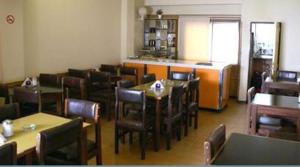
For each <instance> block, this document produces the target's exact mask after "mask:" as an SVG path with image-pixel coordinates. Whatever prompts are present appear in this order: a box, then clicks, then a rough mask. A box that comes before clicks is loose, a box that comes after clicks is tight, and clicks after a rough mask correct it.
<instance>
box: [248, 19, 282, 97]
mask: <svg viewBox="0 0 300 167" xmlns="http://www.w3.org/2000/svg"><path fill="white" fill-rule="evenodd" d="M280 28H281V24H280V23H278V22H251V24H250V61H249V63H250V64H249V87H252V86H254V87H255V88H256V90H257V92H259V91H260V88H261V83H262V78H261V74H262V73H263V72H267V73H268V75H269V76H275V75H276V73H277V71H278V66H279V47H280Z"/></svg>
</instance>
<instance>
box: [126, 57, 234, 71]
mask: <svg viewBox="0 0 300 167" xmlns="http://www.w3.org/2000/svg"><path fill="white" fill-rule="evenodd" d="M122 63H135V64H151V65H165V66H175V67H188V68H196V69H212V70H223V69H224V68H225V67H227V66H229V65H230V64H229V63H219V62H211V63H203V64H197V63H200V62H199V61H190V60H173V59H125V60H123V61H122Z"/></svg>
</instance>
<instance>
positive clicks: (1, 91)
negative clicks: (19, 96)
mask: <svg viewBox="0 0 300 167" xmlns="http://www.w3.org/2000/svg"><path fill="white" fill-rule="evenodd" d="M0 97H2V98H4V103H5V104H8V103H9V94H8V87H7V85H4V84H0Z"/></svg>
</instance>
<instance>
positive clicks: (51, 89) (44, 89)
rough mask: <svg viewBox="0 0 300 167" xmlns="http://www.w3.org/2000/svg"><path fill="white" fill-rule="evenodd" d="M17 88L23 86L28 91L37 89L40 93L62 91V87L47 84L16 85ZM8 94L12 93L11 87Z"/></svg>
mask: <svg viewBox="0 0 300 167" xmlns="http://www.w3.org/2000/svg"><path fill="white" fill-rule="evenodd" d="M18 88H23V89H24V90H28V91H39V92H41V93H42V94H43V93H62V92H63V89H62V88H55V87H48V86H34V87H18ZM9 94H10V95H13V88H12V89H9Z"/></svg>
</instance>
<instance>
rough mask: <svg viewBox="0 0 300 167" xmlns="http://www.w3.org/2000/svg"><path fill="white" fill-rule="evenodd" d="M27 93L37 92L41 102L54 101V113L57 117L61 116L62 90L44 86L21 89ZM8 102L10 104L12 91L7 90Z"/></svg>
mask: <svg viewBox="0 0 300 167" xmlns="http://www.w3.org/2000/svg"><path fill="white" fill-rule="evenodd" d="M21 88H24V89H25V90H28V91H32V92H35V91H38V92H39V93H40V95H41V102H42V103H43V101H47V100H51V99H54V100H56V112H57V114H58V115H62V104H63V97H62V96H63V89H62V88H55V87H46V86H36V87H21ZM9 95H10V102H12V101H13V100H12V97H13V89H9Z"/></svg>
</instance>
